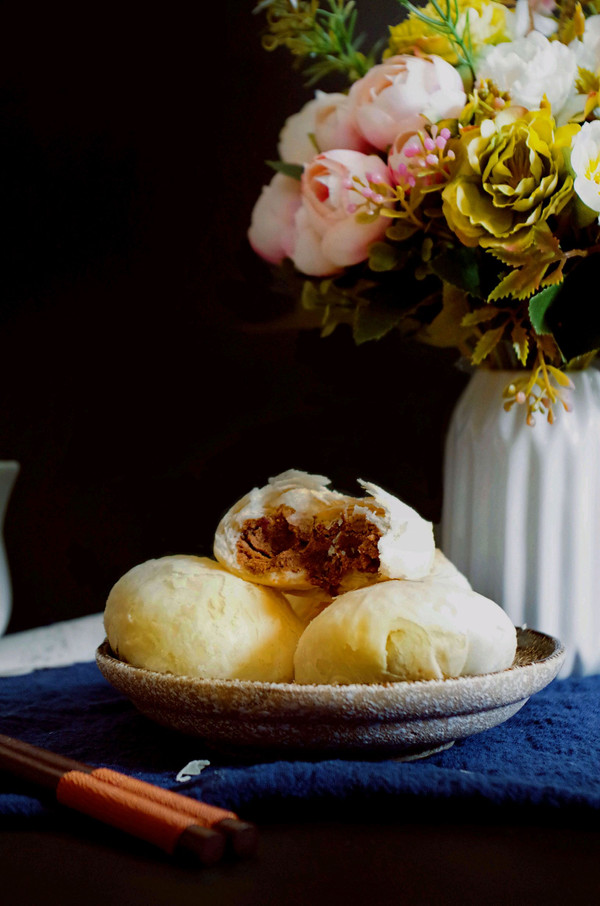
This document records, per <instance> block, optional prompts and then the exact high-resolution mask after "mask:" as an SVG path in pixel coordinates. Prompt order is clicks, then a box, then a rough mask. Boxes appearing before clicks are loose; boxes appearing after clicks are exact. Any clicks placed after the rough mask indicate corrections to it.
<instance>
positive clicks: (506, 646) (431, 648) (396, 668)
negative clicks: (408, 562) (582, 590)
mask: <svg viewBox="0 0 600 906" xmlns="http://www.w3.org/2000/svg"><path fill="white" fill-rule="evenodd" d="M515 652H516V631H515V628H514V626H513V625H512V623H511V621H510V619H509V617H508V616H507V614H506V613H505V612H504V611H503V610H502V609H501V608H500V607H499V606H498V605H497V604H494V602H493V601H490V600H489V599H488V598H484V597H483V596H482V595H479V594H477V593H476V592H474V591H471V590H469V589H465V588H461V587H460V586H458V585H452V584H451V583H448V582H437V581H435V580H431V579H429V580H427V579H426V580H423V581H420V582H410V581H399V580H394V579H392V580H390V581H388V582H380V583H377V584H375V585H371V586H369V587H367V588H361V589H357V590H355V591H351V592H348V593H346V594H343V595H340V596H339V597H338V598H336V599H335V601H333V603H332V604H331V605H330V606H329V607H327V608H326V609H325V610H323V612H322V613H320V614H319V615H318V616H316V617H315V618H314V619H313V620H312V622H310V623H309V625H308V626H307V627H306V629H305V630H304V632H303V634H302V636H301V638H300V641H299V643H298V647H297V649H296V655H295V658H294V666H295V679H296V682H298V683H327V684H347V683H386V682H398V681H402V680H429V679H445V678H448V677H457V676H462V675H468V674H471V675H473V674H480V673H493V672H496V671H499V670H504V669H506V668H507V667H510V665H511V664H512V662H513V660H514V656H515Z"/></svg>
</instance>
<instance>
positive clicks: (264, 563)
mask: <svg viewBox="0 0 600 906" xmlns="http://www.w3.org/2000/svg"><path fill="white" fill-rule="evenodd" d="M329 484H330V481H329V479H328V478H325V477H324V476H322V475H308V474H307V473H306V472H299V471H296V470H290V471H288V472H283V473H282V474H281V475H277V476H275V477H274V478H270V479H269V482H268V484H267V485H266V486H265V487H263V488H254V489H253V490H252V491H250V493H248V494H246V496H245V497H243V498H242V499H241V500H239V501H238V502H237V503H236V504H234V506H232V507H231V509H230V510H229V511H228V512H227V513H226V514H225V515H224V516H223V518H222V520H221V521H220V523H219V525H218V527H217V530H216V533H215V542H214V554H215V557H216V558H217V560H218V561H220V562H221V563H222V564H223V565H224V566H226V567H227V569H229V570H231V571H232V572H234V573H235V574H236V575H238V576H241V577H242V578H244V579H248V580H250V581H252V582H258V583H259V584H262V585H269V586H271V587H274V588H280V589H281V590H282V591H285V592H298V591H307V590H310V589H314V588H315V587H318V588H321V589H322V590H324V591H326V592H327V593H328V594H329V595H331V596H334V595H337V594H340V593H342V592H345V591H347V590H349V589H352V588H359V587H362V586H364V585H366V584H370V583H372V582H377V581H380V580H383V579H390V578H396V579H400V578H406V579H419V578H421V577H423V576H426V575H427V574H428V573H429V571H430V570H431V567H432V564H433V557H434V550H435V546H434V540H433V527H432V525H431V523H430V522H426V521H425V520H424V519H422V518H421V517H420V516H419V515H418V513H416V512H415V511H414V510H413V509H411V507H409V506H407V505H406V504H405V503H402V502H401V501H400V500H398V499H397V498H396V497H393V496H392V495H391V494H388V493H387V492H386V491H384V490H382V489H381V488H379V487H377V486H376V485H374V484H369V483H368V482H364V481H361V480H359V484H360V485H361V486H362V487H363V488H364V490H365V491H366V493H367V496H365V497H351V496H348V495H346V494H341V493H339V492H337V491H333V490H330V489H329V487H328V485H329Z"/></svg>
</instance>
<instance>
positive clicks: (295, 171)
mask: <svg viewBox="0 0 600 906" xmlns="http://www.w3.org/2000/svg"><path fill="white" fill-rule="evenodd" d="M266 163H267V164H268V166H269V167H271V169H273V170H277V172H278V173H283V175H284V176H290V177H291V178H292V179H298V180H300V179H302V171H303V170H304V167H303V165H302V164H287V163H286V162H285V161H283V160H268V161H266Z"/></svg>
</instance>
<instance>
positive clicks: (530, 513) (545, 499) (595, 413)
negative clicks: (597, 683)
mask: <svg viewBox="0 0 600 906" xmlns="http://www.w3.org/2000/svg"><path fill="white" fill-rule="evenodd" d="M512 377H513V375H512V374H511V372H506V371H483V370H481V371H477V372H476V373H475V374H474V375H473V377H472V378H471V380H470V382H469V384H468V386H467V388H466V390H465V391H464V393H463V395H462V396H461V398H460V399H459V401H458V404H457V406H456V409H455V411H454V414H453V416H452V419H451V423H450V427H449V433H448V437H447V441H446V451H445V464H444V501H443V510H442V542H441V543H442V549H443V551H444V553H445V554H446V556H447V557H448V558H449V559H450V560H451V561H452V562H453V563H454V564H455V565H456V566H457V567H458V568H459V569H460V570H461V571H462V572H463V573H465V575H466V576H467V577H468V579H469V580H470V582H471V584H472V586H473V588H474V589H475V590H476V591H478V592H480V593H481V594H483V595H485V596H486V597H488V598H491V599H492V600H494V601H496V602H497V603H498V604H500V605H501V606H502V607H503V608H504V609H505V610H506V611H507V613H508V614H509V616H510V617H511V618H512V620H513V622H514V624H515V625H516V626H522V625H526V626H528V627H529V628H531V629H537V630H539V631H541V632H545V633H547V634H549V635H552V636H555V637H557V638H559V639H560V640H561V641H562V642H563V644H564V645H565V646H566V647H567V657H566V661H565V664H564V666H563V669H562V671H561V674H560V675H561V676H563V677H564V676H567V675H568V674H574V675H584V674H592V673H600V371H597V370H596V369H593V368H590V369H588V370H586V371H580V372H574V373H572V374H570V377H571V379H572V381H573V383H574V385H575V388H574V390H573V391H571V393H570V399H571V402H572V407H573V409H572V412H565V411H564V410H563V409H562V406H560V407H556V410H555V411H556V416H557V417H556V421H555V423H554V424H553V425H549V424H548V423H547V421H546V420H545V418H543V417H542V416H538V417H537V419H536V424H535V426H534V427H529V426H528V425H527V424H526V422H525V412H524V407H523V406H520V405H515V406H513V408H512V409H511V411H510V412H505V411H504V408H503V406H502V390H503V388H504V387H505V386H506V385H507V384H508V383H510V381H511V378H512Z"/></svg>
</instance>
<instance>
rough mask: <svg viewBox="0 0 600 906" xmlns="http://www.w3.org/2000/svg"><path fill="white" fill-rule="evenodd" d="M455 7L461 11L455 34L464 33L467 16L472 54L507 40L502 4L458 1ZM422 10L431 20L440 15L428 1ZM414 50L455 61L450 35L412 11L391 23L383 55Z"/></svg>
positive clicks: (453, 62)
mask: <svg viewBox="0 0 600 906" xmlns="http://www.w3.org/2000/svg"><path fill="white" fill-rule="evenodd" d="M458 9H459V11H460V16H459V20H458V23H457V30H458V34H459V35H462V34H464V29H465V25H466V21H467V15H468V17H469V33H470V37H471V44H472V47H473V52H474V53H475V54H476V53H477V52H478V50H480V49H481V48H482V47H483V46H484V45H486V44H500V43H502V42H504V41H510V34H509V31H508V25H507V15H506V14H507V10H506V8H505V7H504V6H503V5H502V4H501V3H496V2H495V0H458ZM421 11H422V13H424V15H426V16H429V17H431V18H432V19H438V18H439V17H438V14H437V13H436V11H435V8H434V6H433V4H432V3H428V4H427V5H426V6H424V7H423V8H422V10H421ZM415 49H418V50H420V51H422V52H423V53H426V54H436V55H437V56H439V57H443V58H444V60H447V61H448V63H452V65H453V66H454V65H456V63H457V62H458V57H457V55H456V52H455V50H454V47H453V44H452V42H451V41H450V40H449V38H448V37H447V36H446V35H442V34H440V33H439V31H437V30H436V29H435V28H434V27H433V26H431V25H428V24H427V23H426V22H423V21H422V20H421V19H419V17H418V16H416V15H415V14H414V13H411V14H410V15H409V16H408V18H407V19H406V20H405V21H404V22H401V23H400V24H399V25H392V26H390V40H389V48H388V50H386V51H385V53H384V57H386V58H387V57H389V56H394V55H395V54H400V53H414V51H415Z"/></svg>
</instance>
